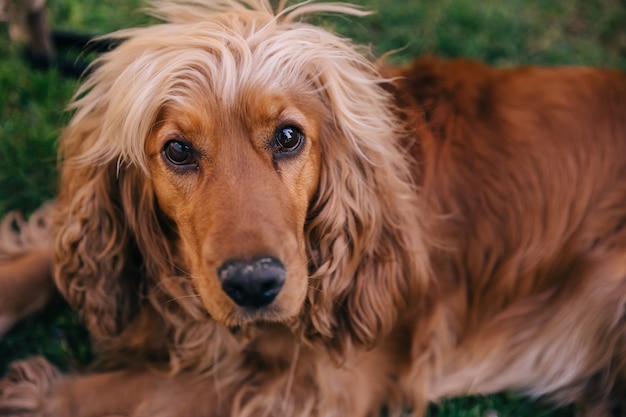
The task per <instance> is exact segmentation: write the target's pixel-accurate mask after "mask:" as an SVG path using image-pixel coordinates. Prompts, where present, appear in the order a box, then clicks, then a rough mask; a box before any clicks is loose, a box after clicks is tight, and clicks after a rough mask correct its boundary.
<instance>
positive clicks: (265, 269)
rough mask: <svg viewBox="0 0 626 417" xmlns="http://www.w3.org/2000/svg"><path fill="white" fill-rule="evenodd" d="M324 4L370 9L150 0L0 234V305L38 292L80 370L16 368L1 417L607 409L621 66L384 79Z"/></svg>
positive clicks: (482, 69)
mask: <svg viewBox="0 0 626 417" xmlns="http://www.w3.org/2000/svg"><path fill="white" fill-rule="evenodd" d="M320 12H333V13H343V14H347V15H353V16H361V15H363V14H365V12H364V11H363V10H361V9H359V8H358V7H356V6H354V7H353V6H349V5H343V4H336V3H328V4H323V3H302V4H298V5H293V6H287V5H286V4H284V2H281V4H280V5H279V6H278V8H277V9H276V10H275V11H273V9H272V7H271V6H270V4H269V2H268V1H266V0H246V1H236V0H219V1H213V2H207V3H206V4H204V3H202V2H201V1H196V0H191V1H186V2H182V3H180V4H176V3H172V2H167V1H162V2H157V3H156V5H155V10H153V13H154V14H155V15H156V16H157V17H159V18H161V19H162V20H163V21H164V23H162V24H156V25H153V26H150V27H144V28H136V29H127V30H122V31H120V32H117V33H115V34H113V35H111V39H112V40H113V41H115V42H118V41H119V46H117V47H116V48H115V49H114V50H112V51H110V52H107V53H105V54H103V55H102V56H101V57H100V58H99V59H98V60H97V61H96V62H95V64H94V66H93V68H92V70H91V71H90V74H89V75H88V76H87V78H86V79H85V80H84V82H83V83H82V86H81V87H80V88H79V89H78V91H77V93H76V96H75V98H74V101H73V104H72V105H71V107H72V109H73V110H74V115H73V118H72V120H71V121H70V123H69V125H68V127H67V129H66V130H65V132H64V134H63V136H62V138H61V142H60V158H61V161H62V162H61V180H60V191H59V194H58V199H57V200H56V202H54V203H53V205H52V206H51V207H48V208H47V209H46V212H45V213H44V214H39V218H40V219H41V218H42V219H44V221H38V222H35V224H34V225H33V224H31V223H26V222H21V223H20V224H19V225H18V227H15V226H12V227H9V226H6V224H8V223H7V222H9V221H11V222H12V224H15V221H14V220H5V227H4V228H3V230H4V232H3V233H2V236H1V237H2V240H3V241H11V242H14V244H12V245H7V246H11V247H12V248H13V249H12V251H11V252H10V253H8V252H7V251H5V252H7V253H4V254H3V258H2V259H3V261H2V264H1V265H2V266H1V267H0V268H1V269H0V282H3V283H8V284H6V285H5V287H4V288H7V290H6V291H7V292H6V293H3V296H2V303H5V302H6V299H5V297H9V296H8V294H10V293H11V291H13V289H15V288H16V287H18V286H20V285H26V284H27V283H34V284H33V285H34V286H35V287H36V286H37V285H41V286H42V287H45V280H51V279H52V277H53V279H54V282H55V284H56V288H57V289H58V290H59V291H60V293H61V294H62V295H63V296H64V297H65V298H66V299H67V301H68V302H69V303H70V305H71V306H73V308H75V309H77V310H78V311H79V312H80V313H81V314H82V316H83V318H84V320H85V323H86V325H87V327H88V328H89V330H90V332H91V334H92V335H93V337H94V341H95V343H96V345H97V347H98V359H97V360H96V362H95V364H94V365H93V368H92V370H91V371H90V372H87V373H85V374H73V375H67V374H63V373H61V372H60V371H58V370H57V369H56V368H54V367H53V366H52V365H50V364H49V363H48V362H47V361H46V360H45V359H42V358H33V359H30V360H26V361H20V362H17V363H15V364H14V365H12V367H11V368H10V370H9V372H8V373H7V375H6V376H5V377H4V380H3V381H2V383H1V384H0V410H2V413H3V415H10V416H13V415H20V416H81V417H84V416H102V415H124V416H133V417H140V416H238V417H247V416H259V415H264V416H324V417H326V416H363V417H365V416H377V415H379V413H380V411H381V409H385V410H386V413H387V415H390V416H394V415H401V414H402V413H403V412H405V410H407V409H411V410H412V411H413V413H414V414H415V415H416V416H421V415H424V413H425V412H426V406H427V404H428V403H429V402H433V401H434V402H436V401H440V400H442V399H444V398H448V397H452V396H457V395H462V394H483V393H491V392H495V391H501V390H519V391H521V392H523V393H524V394H526V395H530V396H533V397H542V398H545V399H548V400H551V401H554V402H555V403H556V404H577V405H578V406H579V407H580V412H581V415H586V416H593V417H608V416H610V415H619V416H623V415H626V414H625V413H626V408H624V405H625V404H624V398H625V397H626V396H625V395H624V394H625V385H624V384H625V382H626V316H625V306H626V228H625V227H624V225H625V224H626V223H625V221H626V158H624V155H626V74H624V73H623V72H620V71H617V70H609V69H591V68H575V67H560V68H539V67H520V68H511V69H495V68H492V67H489V66H486V65H484V64H481V63H478V62H474V61H468V60H450V61H447V60H442V59H437V58H434V57H423V58H419V59H418V60H416V61H415V62H414V63H412V64H410V65H407V66H405V67H390V66H387V65H385V64H384V63H381V62H376V61H375V60H373V59H371V57H369V54H368V52H367V51H366V50H365V49H364V48H361V47H359V46H357V45H354V44H353V42H351V41H350V40H349V39H344V38H341V37H339V36H337V35H335V34H333V33H331V32H329V31H327V30H324V29H322V28H320V27H318V26H315V25H312V24H309V23H307V22H306V17H307V16H309V15H315V14H316V13H320ZM33 228H35V229H36V228H43V229H44V230H43V232H41V233H40V234H37V233H31V229H33ZM27 235H28V236H31V235H36V236H44V237H42V238H40V239H39V240H43V242H41V241H40V242H39V243H38V244H37V245H31V244H30V243H29V242H30V240H29V239H27V238H22V237H23V236H27ZM34 240H37V239H34ZM16 242H17V243H16ZM16 247H17V248H18V249H19V250H17V249H16ZM35 247H36V248H37V249H33V248H35ZM27 256H28V257H31V258H29V259H30V260H29V262H23V261H24V259H26V258H24V257H27ZM20 262H21V263H20ZM29 265H30V266H33V265H37V266H38V267H37V268H34V269H33V268H31V269H30V270H27V269H26V268H27V266H29ZM42 276H43V278H42ZM13 277H19V280H15V279H12V278H13ZM37 283H39V284H37ZM48 292H49V291H47V290H46V291H43V292H42V293H43V294H47V293H48ZM4 294H7V295H4ZM32 296H33V295H32V294H28V295H27V296H26V297H25V298H22V299H21V304H20V305H22V306H23V308H22V309H21V311H31V309H32V308H31V307H32V305H35V306H37V305H39V304H40V302H39V301H37V302H36V301H33V304H32V305H30V304H29V300H30V299H31V297H32ZM44 298H45V297H44ZM4 305H6V304H4ZM27 307H28V308H27ZM4 311H5V312H4V313H3V315H2V317H4V318H5V328H8V326H9V325H10V324H11V323H12V322H13V321H15V319H16V318H18V317H21V316H20V315H18V314H11V308H10V306H9V307H4Z"/></svg>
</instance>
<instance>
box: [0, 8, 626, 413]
mask: <svg viewBox="0 0 626 417" xmlns="http://www.w3.org/2000/svg"><path fill="white" fill-rule="evenodd" d="M358 3H360V4H363V5H364V6H366V7H367V8H369V9H372V10H376V11H377V13H375V14H374V15H372V16H369V17H366V18H363V19H352V18H351V19H345V18H332V19H329V20H325V24H326V25H328V26H329V27H331V28H334V29H335V30H337V31H339V32H340V33H342V34H344V35H346V36H349V37H352V38H354V39H355V40H356V41H357V42H359V43H365V44H371V45H372V50H373V51H374V53H376V54H382V53H385V52H387V51H391V50H396V51H397V52H396V53H395V54H394V55H393V56H392V57H391V58H390V59H391V60H392V61H393V62H396V63H404V62H407V61H408V60H409V59H410V58H411V57H413V56H416V55H419V54H425V53H426V54H437V55H443V56H446V57H459V56H465V57H472V58H477V59H481V60H484V61H487V62H489V63H492V64H495V65H499V66H510V65H518V64H544V65H559V64H584V65H594V66H610V67H619V68H625V69H626V0H532V1H528V0H484V1H480V2H478V1H475V0H358ZM48 5H49V8H50V10H51V13H52V19H51V22H52V26H53V27H54V28H58V29H70V30H77V31H82V32H85V33H103V32H107V31H111V30H114V29H117V28H121V27H126V26H131V25H136V24H143V23H145V22H146V21H147V19H146V18H145V17H144V16H142V15H141V14H139V13H136V12H135V11H136V10H137V9H138V8H139V7H140V5H141V3H140V0H123V1H122V0H115V1H107V2H102V1H100V0H49V1H48ZM76 85H77V83H76V81H75V80H72V79H67V78H63V77H61V76H60V75H59V74H58V73H57V72H55V71H48V72H38V71H34V70H32V69H31V68H29V67H28V66H27V65H26V64H25V63H24V62H23V61H22V59H21V54H20V48H19V47H18V46H17V45H15V44H11V43H10V42H9V41H8V35H7V28H6V26H4V25H3V26H0V108H1V113H0V215H3V214H5V213H6V212H7V211H9V210H13V209H20V210H23V211H25V212H30V211H32V210H34V209H35V208H36V207H37V206H38V205H39V204H41V203H42V202H43V201H45V200H48V199H50V198H53V197H54V195H55V191H56V182H57V174H56V162H55V148H56V140H57V137H58V134H59V132H60V131H61V129H62V127H63V125H64V124H65V123H66V122H67V120H68V119H69V115H68V114H67V113H66V112H65V111H64V108H65V105H66V103H67V102H68V100H69V98H70V97H71V95H72V93H73V91H74V89H75V88H76ZM34 354H42V355H45V356H46V357H48V358H50V359H51V360H52V361H53V362H55V363H57V364H58V365H60V366H62V367H64V368H67V367H77V366H78V367H79V366H81V365H82V364H85V363H87V362H88V361H89V359H90V358H91V353H90V351H89V347H88V343H87V337H86V332H85V331H84V329H82V328H81V326H80V324H79V320H78V319H77V317H76V316H75V315H73V314H72V313H71V312H70V311H69V310H68V309H67V308H66V307H64V306H63V305H58V304H57V305H54V306H51V307H49V308H48V309H46V310H45V311H44V312H42V313H40V314H38V315H36V316H35V317H32V318H31V319H28V320H26V321H25V322H24V323H22V324H20V325H19V326H18V327H16V328H15V329H14V330H13V331H12V332H11V333H9V334H8V335H7V337H6V338H5V339H4V340H3V341H1V342H0V374H1V373H2V372H3V371H2V370H3V369H4V367H5V366H6V365H7V364H8V363H9V362H10V361H12V360H15V359H18V358H22V357H27V356H31V355H34ZM490 410H495V411H497V413H498V416H500V417H505V416H511V417H513V416H515V417H565V416H569V415H571V410H568V409H566V410H553V409H551V408H550V407H547V406H544V405H541V404H539V403H534V402H531V401H529V400H526V399H524V398H520V397H519V396H517V395H514V394H509V393H505V394H499V395H493V396H488V397H471V398H459V399H454V400H450V401H446V402H444V403H443V404H441V405H439V406H433V408H432V415H433V416H434V415H436V416H440V417H483V416H486V415H489V413H488V412H489V411H490Z"/></svg>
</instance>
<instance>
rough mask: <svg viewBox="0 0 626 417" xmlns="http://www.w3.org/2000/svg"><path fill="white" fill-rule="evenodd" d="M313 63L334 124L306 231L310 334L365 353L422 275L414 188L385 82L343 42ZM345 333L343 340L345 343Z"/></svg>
mask: <svg viewBox="0 0 626 417" xmlns="http://www.w3.org/2000/svg"><path fill="white" fill-rule="evenodd" d="M325 56H326V57H328V56H330V58H329V59H324V58H323V57H320V59H322V60H323V62H318V63H317V65H318V67H319V68H320V74H321V75H320V77H319V83H320V90H321V91H323V95H324V97H323V99H324V100H326V101H327V107H328V108H329V109H331V113H332V120H330V121H328V123H326V124H325V128H324V131H323V132H322V138H321V148H322V169H321V178H320V186H319V192H318V197H317V201H315V202H314V204H313V206H312V207H311V214H310V219H309V224H308V228H307V233H308V241H309V248H310V256H311V258H312V259H313V261H314V266H315V271H314V272H313V276H312V283H311V290H310V293H309V301H310V303H311V312H312V316H311V317H312V318H311V319H312V321H313V325H314V327H315V329H316V330H317V331H318V332H319V333H320V334H322V335H323V336H326V337H327V338H329V339H332V342H333V343H336V344H338V347H339V348H340V349H341V348H343V347H344V346H345V345H346V344H348V343H350V342H352V341H356V342H358V343H363V344H367V345H370V344H372V343H375V342H376V341H377V339H379V338H380V337H383V336H384V335H385V334H386V333H388V331H389V330H390V329H391V327H392V325H393V323H395V322H396V319H397V316H398V312H399V311H400V310H401V309H402V308H403V307H404V306H406V302H407V300H408V299H409V298H410V297H414V296H416V294H418V293H423V291H424V290H425V289H424V286H425V283H426V277H427V268H428V267H427V265H428V263H427V260H426V253H425V251H424V245H423V241H422V239H423V236H422V234H421V228H422V226H421V224H420V223H421V221H422V219H420V218H419V217H418V214H417V213H419V204H420V202H419V201H418V198H417V192H416V191H417V190H416V189H415V185H414V181H413V180H412V172H411V167H410V166H409V162H408V156H407V155H406V153H408V150H407V149H403V148H402V143H401V138H403V137H405V135H406V132H402V130H401V127H399V126H398V120H397V118H396V117H395V116H394V113H393V105H392V100H391V97H390V96H389V95H388V93H387V92H386V91H385V90H384V89H383V88H382V83H383V82H385V80H383V78H382V77H381V76H380V75H379V74H378V73H377V72H376V70H375V69H374V68H373V66H372V64H370V63H369V62H368V61H366V60H365V59H364V58H363V57H362V54H360V53H358V52H356V51H355V50H354V48H352V47H351V46H350V45H349V44H348V45H346V48H345V49H344V50H343V51H342V52H341V53H340V54H336V55H335V56H334V57H333V56H332V54H326V55H325ZM343 335H347V336H348V337H347V338H344V339H342V338H341V337H342V336H343Z"/></svg>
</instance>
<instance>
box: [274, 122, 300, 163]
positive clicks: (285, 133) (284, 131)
mask: <svg viewBox="0 0 626 417" xmlns="http://www.w3.org/2000/svg"><path fill="white" fill-rule="evenodd" d="M274 142H275V146H276V151H275V153H276V156H280V155H286V154H292V153H294V152H296V151H297V150H299V149H300V148H301V147H302V144H303V143H304V133H302V131H301V130H300V129H298V128H297V127H294V126H284V127H280V128H278V129H276V133H275V134H274Z"/></svg>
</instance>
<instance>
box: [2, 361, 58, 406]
mask: <svg viewBox="0 0 626 417" xmlns="http://www.w3.org/2000/svg"><path fill="white" fill-rule="evenodd" d="M60 376H61V373H60V372H59V371H58V370H57V369H56V368H55V367H54V366H52V365H51V364H50V362H48V361H47V360H46V359H44V358H42V357H36V358H32V359H27V360H22V361H17V362H14V363H13V364H11V365H10V367H9V369H8V371H7V373H6V375H5V376H4V378H3V379H2V380H0V416H2V417H44V416H45V408H46V404H47V396H48V393H49V392H50V389H51V387H52V386H53V385H54V383H55V381H57V380H58V379H59V378H60Z"/></svg>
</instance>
